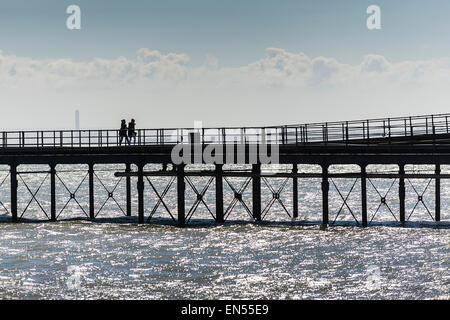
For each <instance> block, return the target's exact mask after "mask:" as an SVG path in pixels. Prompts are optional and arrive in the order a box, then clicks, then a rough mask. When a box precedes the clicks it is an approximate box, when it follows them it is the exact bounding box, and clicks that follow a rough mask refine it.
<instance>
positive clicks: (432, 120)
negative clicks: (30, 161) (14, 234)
mask: <svg viewBox="0 0 450 320" xmlns="http://www.w3.org/2000/svg"><path fill="white" fill-rule="evenodd" d="M449 118H450V114H437V115H423V116H411V117H396V118H380V119H366V120H354V121H342V122H325V123H309V124H298V125H284V126H266V127H223V128H164V129H137V130H136V139H135V140H134V139H133V138H132V139H131V144H132V145H137V146H152V145H174V144H178V143H191V142H198V143H203V144H210V143H220V144H229V143H267V144H294V145H295V144H297V145H299V144H310V143H322V144H323V143H325V144H327V143H345V144H351V143H354V144H374V143H391V142H392V141H396V140H398V139H399V138H400V139H401V138H405V140H411V141H412V140H414V138H416V137H422V138H425V139H431V140H430V141H431V142H433V143H434V142H435V139H436V138H439V136H442V135H446V134H448V133H449ZM439 143H445V142H443V141H439ZM120 145H122V146H126V145H128V143H127V141H126V139H125V138H123V139H122V141H121V137H120V131H119V130H52V131H48V130H47V131H42V130H40V131H5V132H1V133H0V148H8V147H9V148H13V147H15V148H42V147H54V148H58V147H61V148H64V147H65V148H67V147H69V148H76V147H115V146H120Z"/></svg>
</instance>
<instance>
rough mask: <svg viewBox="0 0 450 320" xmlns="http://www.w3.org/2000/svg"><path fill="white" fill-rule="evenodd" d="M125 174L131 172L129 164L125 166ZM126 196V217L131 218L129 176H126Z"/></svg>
mask: <svg viewBox="0 0 450 320" xmlns="http://www.w3.org/2000/svg"><path fill="white" fill-rule="evenodd" d="M125 172H126V173H128V174H129V173H130V172H131V164H130V163H127V164H125ZM126 194H127V217H131V176H130V175H127V176H126Z"/></svg>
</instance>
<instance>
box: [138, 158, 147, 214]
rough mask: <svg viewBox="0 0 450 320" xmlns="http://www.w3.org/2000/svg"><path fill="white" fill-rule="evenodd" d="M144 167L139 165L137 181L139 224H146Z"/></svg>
mask: <svg viewBox="0 0 450 320" xmlns="http://www.w3.org/2000/svg"><path fill="white" fill-rule="evenodd" d="M144 189H145V185H144V165H143V164H141V163H140V164H138V179H137V192H138V222H139V223H144Z"/></svg>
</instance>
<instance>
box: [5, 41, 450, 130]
mask: <svg viewBox="0 0 450 320" xmlns="http://www.w3.org/2000/svg"><path fill="white" fill-rule="evenodd" d="M189 61H190V60H189V56H187V55H186V54H177V53H168V54H164V53H161V52H159V51H156V50H149V49H145V48H144V49H140V50H138V51H137V53H136V56H135V57H134V58H126V57H118V58H116V59H101V58H96V59H93V60H91V61H83V62H77V61H73V60H70V59H47V60H36V59H32V58H27V57H17V56H14V55H5V54H3V53H2V52H1V51H0V104H1V105H2V106H8V108H9V110H10V111H11V112H16V116H17V117H18V118H20V117H21V116H23V115H24V114H25V115H27V116H30V119H29V120H27V119H26V118H24V119H23V120H21V121H20V122H21V127H36V121H35V120H36V119H40V120H38V122H37V123H40V124H42V125H39V126H38V127H43V126H44V127H53V126H54V125H55V123H50V124H48V126H47V123H46V121H45V117H44V116H45V115H48V114H49V113H50V114H51V115H53V116H55V117H57V118H58V119H60V120H58V122H57V123H58V125H60V126H61V127H68V126H69V125H71V123H72V116H71V115H72V112H73V110H74V109H80V110H81V111H82V118H83V115H84V117H85V118H84V119H85V120H84V122H83V123H84V124H86V126H90V127H96V126H98V125H101V126H111V125H112V124H113V123H114V124H115V122H114V121H115V119H116V117H118V118H121V117H127V114H128V113H130V112H133V114H137V115H140V117H141V118H140V119H141V123H142V122H144V123H145V125H146V126H160V125H161V126H178V125H191V124H192V120H195V119H198V120H204V122H205V123H206V124H209V125H241V124H242V125H243V124H254V125H262V124H276V123H286V122H288V123H298V122H306V121H311V120H313V121H320V120H340V119H351V118H361V117H372V116H385V115H386V116H387V115H406V114H410V113H414V114H417V113H429V112H444V111H446V110H447V109H446V108H447V102H448V101H449V100H450V93H449V90H448V89H447V88H448V86H449V85H450V59H449V58H441V59H432V60H426V61H403V62H396V63H394V62H390V61H389V60H388V59H387V58H385V57H383V56H379V55H373V54H372V55H367V56H365V57H363V59H362V61H361V63H360V64H356V65H349V64H344V63H341V62H339V61H338V60H336V59H334V58H331V57H315V58H311V57H308V56H307V55H305V54H304V53H292V52H288V51H286V50H283V49H279V48H269V49H267V50H266V56H265V57H264V58H262V59H259V60H257V61H254V62H252V63H249V64H248V65H245V66H241V67H235V68H229V67H220V66H219V61H218V60H217V58H216V57H214V56H207V58H206V60H205V63H204V64H203V65H201V66H198V67H194V66H191V65H190V64H189ZM35 107H38V108H35ZM42 110H45V112H42ZM41 113H42V114H44V115H41ZM238 113H239V115H238ZM86 118H87V119H86ZM147 121H148V122H147ZM0 123H1V125H2V126H3V127H13V128H16V127H17V124H16V123H12V122H11V120H10V119H0Z"/></svg>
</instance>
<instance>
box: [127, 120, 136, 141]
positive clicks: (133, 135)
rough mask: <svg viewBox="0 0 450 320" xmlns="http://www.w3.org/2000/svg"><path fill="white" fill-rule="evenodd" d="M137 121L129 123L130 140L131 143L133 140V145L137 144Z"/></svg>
mask: <svg viewBox="0 0 450 320" xmlns="http://www.w3.org/2000/svg"><path fill="white" fill-rule="evenodd" d="M135 128H136V121H135V120H134V119H131V121H130V122H129V123H128V138H129V141H130V142H131V138H133V144H136V131H135Z"/></svg>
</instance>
